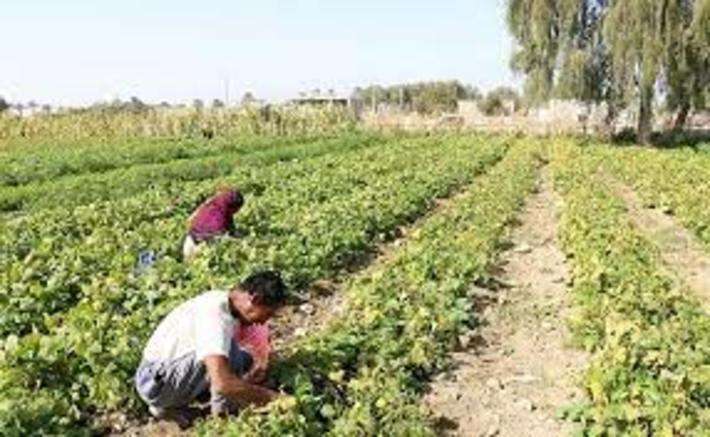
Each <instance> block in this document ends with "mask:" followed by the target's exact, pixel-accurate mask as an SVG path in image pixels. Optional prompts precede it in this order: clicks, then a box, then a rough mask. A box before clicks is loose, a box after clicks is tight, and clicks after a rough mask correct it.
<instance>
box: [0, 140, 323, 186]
mask: <svg viewBox="0 0 710 437" xmlns="http://www.w3.org/2000/svg"><path fill="white" fill-rule="evenodd" d="M316 139H317V138H309V137H305V136H291V137H271V136H254V137H243V138H238V139H234V138H229V139H227V138H215V139H212V140H207V139H195V138H185V139H149V138H143V139H112V140H103V141H102V140H94V141H88V140H84V141H73V142H68V141H61V140H59V141H57V140H56V139H55V140H53V141H48V140H45V141H32V142H28V143H18V144H16V145H14V146H12V147H8V148H6V149H5V150H2V151H0V187H5V186H21V185H26V184H29V183H33V182H34V183H36V182H42V181H50V180H56V179H59V178H63V177H67V176H76V175H80V174H86V173H102V172H106V171H110V170H114V169H118V168H126V167H132V166H136V165H143V164H161V163H166V162H170V161H176V160H184V159H193V158H204V157H207V156H215V155H223V154H230V153H231V154H238V153H242V154H245V155H246V154H249V153H251V152H253V151H259V150H263V149H269V148H279V147H284V146H290V145H292V144H297V143H305V142H311V141H315V140H316Z"/></svg>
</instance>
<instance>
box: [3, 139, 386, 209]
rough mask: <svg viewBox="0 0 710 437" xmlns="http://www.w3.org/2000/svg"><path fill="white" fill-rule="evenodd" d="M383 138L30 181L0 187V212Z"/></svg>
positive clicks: (112, 194)
mask: <svg viewBox="0 0 710 437" xmlns="http://www.w3.org/2000/svg"><path fill="white" fill-rule="evenodd" d="M382 142H383V140H381V139H376V138H375V137H372V136H364V135H351V136H343V137H339V138H337V139H324V140H320V141H313V142H306V143H291V144H288V145H284V144H281V145H279V146H271V147H266V146H263V147H261V148H252V149H250V150H249V151H237V152H229V153H227V152H225V153H223V154H216V155H211V156H207V157H195V158H192V159H180V160H173V161H169V162H167V163H160V164H146V165H136V166H132V167H128V168H119V169H116V170H111V171H107V172H103V173H98V174H97V173H87V174H81V175H78V176H70V177H64V178H60V179H55V180H50V181H45V182H38V183H32V184H28V185H23V186H19V187H5V188H4V189H0V211H5V212H7V211H18V210H22V211H31V210H37V209H45V208H72V207H75V206H79V205H83V204H87V203H91V202H96V201H101V200H112V201H114V200H117V199H120V198H123V197H130V196H134V195H136V194H140V193H141V192H143V191H148V190H158V189H161V188H164V187H171V186H173V185H177V186H178V187H180V186H182V184H184V183H185V182H187V181H199V180H203V179H214V178H218V177H223V176H225V175H228V174H230V173H232V172H233V171H234V170H235V167H236V166H241V167H245V166H259V165H266V164H270V163H274V162H279V161H289V160H293V159H298V158H299V157H302V156H309V157H313V156H317V155H319V154H323V153H334V152H336V153H342V152H345V151H350V150H357V149H361V148H366V147H372V146H373V145H375V144H378V143H382Z"/></svg>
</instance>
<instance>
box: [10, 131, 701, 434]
mask: <svg viewBox="0 0 710 437" xmlns="http://www.w3.org/2000/svg"><path fill="white" fill-rule="evenodd" d="M221 186H233V187H236V188H238V189H240V190H241V191H242V192H243V193H244V195H245V197H246V204H245V208H244V210H243V211H241V212H240V213H239V214H238V215H237V216H236V223H237V227H238V230H239V231H240V233H241V234H242V235H243V237H242V238H240V239H231V238H222V239H220V240H218V241H217V242H216V243H215V244H212V245H210V246H208V247H206V250H205V251H203V252H202V253H200V255H199V256H198V257H197V258H196V259H195V260H194V262H192V263H190V264H185V263H183V262H182V261H181V259H180V258H181V256H180V246H181V243H182V238H183V237H184V234H185V231H186V220H187V218H188V216H189V215H190V214H191V213H192V211H193V210H194V208H195V207H196V206H197V205H198V204H199V203H200V202H201V201H202V200H204V199H205V198H206V197H208V196H209V195H211V194H212V193H213V192H214V191H215V189H216V188H218V187H221ZM622 190H626V191H623V192H629V193H632V194H634V193H635V195H637V196H638V199H639V200H638V205H631V204H629V198H628V196H624V195H623V192H622ZM550 199H557V200H556V201H555V202H553V201H551V200H550ZM531 210H532V211H533V212H534V214H532V213H530V211H531ZM632 210H633V214H632V213H631V211H632ZM535 214H536V215H535ZM646 214H648V215H653V214H660V215H662V216H663V217H664V219H665V220H667V221H668V223H670V224H671V225H668V227H667V228H666V229H665V232H666V233H668V232H670V233H671V234H672V235H671V237H673V236H674V235H676V234H678V233H681V232H683V233H682V235H683V238H684V240H683V241H689V242H690V243H688V244H686V245H683V247H676V246H673V247H671V246H669V244H670V243H668V241H670V240H668V239H664V238H658V235H654V234H652V233H650V232H649V230H648V229H647V228H644V227H640V226H638V223H637V222H636V221H635V219H636V218H638V217H637V216H638V215H646ZM533 218H534V219H536V220H537V221H536V222H534V225H533V224H532V223H529V222H528V221H529V220H533ZM0 222H1V223H2V226H1V227H0V244H1V245H2V247H3V250H2V252H1V253H0V269H1V270H2V274H1V276H0V277H1V278H2V279H1V280H2V282H1V283H0V392H2V393H3V395H2V398H1V399H0V435H8V436H14V435H17V436H20V435H31V434H45V435H46V434H54V435H74V434H76V435H82V434H85V435H92V434H110V433H114V434H127V435H136V434H140V433H143V432H147V433H151V432H152V433H154V434H161V433H166V432H177V431H176V430H174V429H173V428H170V427H169V426H168V425H164V426H167V428H160V426H163V425H160V424H156V423H154V422H152V421H151V420H149V419H148V414H147V411H146V410H145V407H144V406H143V405H142V404H141V402H140V401H139V400H138V397H137V395H136V393H135V391H134V389H133V382H132V378H133V372H134V371H135V369H136V367H137V365H138V364H139V362H140V358H141V353H142V350H143V346H144V345H145V342H146V340H147V338H148V336H149V335H150V333H151V330H152V329H153V328H154V327H155V326H156V324H157V323H158V321H159V320H160V319H161V318H162V317H163V316H164V315H166V314H167V313H168V312H169V311H170V310H171V309H173V308H174V307H175V306H176V305H177V304H179V303H180V302H182V301H183V300H185V299H186V298H189V297H191V296H194V295H196V294H198V293H200V292H203V291H206V290H209V289H213V288H224V287H229V286H231V285H233V284H235V283H236V282H238V281H239V280H240V279H241V278H242V277H244V276H245V275H246V274H248V273H250V272H253V271H255V270H258V269H260V268H265V267H269V268H275V269H279V270H281V271H282V272H283V274H284V277H285V279H286V280H287V282H288V285H289V287H290V288H291V289H292V291H294V295H296V296H298V299H299V300H300V302H298V303H295V304H294V305H293V306H292V307H290V308H288V309H287V310H286V311H285V312H284V314H283V315H281V316H280V317H278V318H277V319H276V320H274V323H273V325H274V329H275V332H276V333H277V335H281V336H282V337H283V338H282V339H281V340H280V341H279V342H277V343H276V344H277V348H276V359H275V362H274V365H273V368H272V369H271V370H270V374H269V384H270V385H272V386H273V387H275V388H278V389H279V390H281V391H283V392H284V393H287V394H288V395H289V396H284V397H282V398H281V399H279V400H277V401H276V402H274V403H273V404H271V405H270V406H268V407H266V408H265V409H260V410H255V409H247V410H246V411H243V412H242V413H241V414H240V415H239V416H235V417H230V418H226V419H210V418H204V419H201V420H199V421H197V422H196V423H195V424H194V426H193V427H192V428H190V429H189V430H188V431H187V432H189V433H195V434H202V435H313V436H319V435H337V436H340V435H441V434H453V435H457V434H461V435H485V434H487V433H492V434H491V435H515V434H514V433H515V430H519V429H521V427H522V429H528V430H534V434H535V435H556V434H558V433H561V432H562V431H561V430H565V431H564V432H567V431H569V432H583V433H584V434H585V435H669V436H672V435H707V432H708V431H707V430H708V429H710V317H709V316H708V314H709V313H708V302H710V154H707V152H703V151H695V150H693V149H691V148H680V149H676V150H651V149H648V148H618V147H613V146H607V145H602V144H589V143H586V142H581V141H577V140H574V139H571V138H525V137H513V136H510V137H508V136H493V135H483V134H466V133H456V134H455V133H433V134H427V135H423V134H383V133H367V132H348V133H340V134H335V133H331V134H308V135H306V134H301V135H296V136H278V135H269V136H258V135H247V136H243V137H239V139H231V138H230V137H221V138H215V139H211V140H208V139H192V140H181V141H174V140H161V139H151V140H140V139H135V138H134V139H130V140H106V141H103V142H101V143H100V144H92V143H91V142H90V141H89V140H86V139H84V140H77V141H69V140H65V141H63V142H62V143H61V144H54V145H51V144H48V143H41V144H40V143H37V144H26V143H22V144H16V145H13V144H5V145H3V147H1V148H0ZM541 228H546V229H547V231H546V233H544V235H543V234H541V235H543V237H542V238H531V239H530V240H525V238H526V235H525V234H526V232H527V230H530V232H537V231H536V230H537V229H541ZM516 230H517V233H516ZM520 230H525V232H522V233H521V232H520ZM671 240H672V238H671ZM688 245H690V246H688ZM688 247H691V248H692V250H691V249H689V248H688ZM540 248H548V249H553V250H554V251H555V252H554V253H557V256H556V259H557V261H555V262H556V263H557V264H556V265H555V266H556V268H557V270H555V269H554V268H553V267H555V266H553V265H552V263H553V261H552V260H551V259H549V260H548V258H546V255H544V254H545V253H548V252H540V253H542V254H543V255H542V256H541V257H539V258H538V259H537V260H536V261H535V262H534V263H530V264H529V265H528V264H526V267H525V269H517V270H516V269H515V268H512V267H511V265H515V262H516V260H517V261H521V260H522V262H528V261H530V258H533V257H535V255H536V254H537V253H538V252H537V250H538V249H540ZM146 250H149V251H152V252H153V253H154V254H155V255H156V262H155V264H154V265H152V266H151V267H149V268H139V267H138V266H137V261H138V257H139V254H140V253H141V252H143V251H146ZM671 251H672V252H673V254H674V257H675V258H684V259H686V261H687V260H691V261H692V267H693V268H692V269H683V268H679V267H678V265H677V264H674V263H673V261H672V260H670V261H669V259H670V258H668V257H667V256H665V255H666V254H667V253H669V252H671ZM675 258H674V259H675ZM526 259H527V260H528V261H525V260H526ZM686 264H687V263H686ZM551 269H552V270H551ZM546 272H547V273H546ZM689 272H690V273H689ZM548 273H549V275H548V277H547V279H545V278H544V275H545V274H548ZM540 275H543V280H541V281H534V280H532V278H538V277H540ZM690 275H692V276H693V277H690ZM553 276H554V277H553ZM546 281H547V282H546ZM323 283H326V284H328V287H326V288H327V290H325V291H324V290H323V289H322V287H319V286H318V284H323ZM551 288H554V289H555V290H557V291H556V295H555V296H554V299H556V300H555V301H554V305H552V303H551V300H552V299H553V297H550V296H548V294H547V292H548V291H549V289H551ZM524 293H533V294H534V296H535V299H534V301H535V306H534V307H532V306H525V305H526V304H525V303H526V301H530V299H529V298H527V297H525V296H526V295H525V294H524ZM304 300H305V301H306V302H305V303H304V302H303V301H304ZM516 311H518V313H516ZM533 313H534V314H533ZM510 314H518V316H512V317H507V318H506V317H505V316H506V315H508V316H510ZM538 314H539V316H538ZM521 315H522V316H521ZM533 316H534V317H533ZM502 320H505V322H500V321H502ZM498 322H500V323H505V324H506V325H505V329H502V328H503V327H502V326H501V329H497V330H496V329H495V328H497V327H496V323H498ZM523 323H525V325H524V324H523ZM487 325H488V326H492V328H493V330H492V331H490V330H489V331H486V329H488V328H484V327H486V326H487ZM296 331H300V332H298V335H296V334H295V332H296ZM487 332H490V333H491V334H490V335H491V336H492V337H493V336H494V337H495V339H492V338H487V339H486V340H487V341H483V342H481V341H476V339H477V338H484V337H486V336H487V335H488V334H487ZM516 335H517V337H516ZM533 335H534V336H535V341H534V342H533V341H530V342H529V343H530V344H531V345H532V346H530V348H531V349H529V352H527V351H528V349H526V352H525V353H524V354H520V352H518V353H519V354H520V355H516V351H515V350H511V349H514V347H516V345H521V344H523V343H526V344H527V343H528V342H526V339H527V338H528V337H529V338H532V336H533ZM526 336H527V337H526ZM558 337H559V338H558ZM562 338H563V340H560V339H562ZM521 339H522V340H521ZM488 340H490V341H488ZM493 340H495V341H493ZM494 343H497V344H499V345H500V347H499V348H496V346H495V345H494ZM506 345H507V346H506ZM550 345H553V346H552V347H554V348H555V349H554V353H556V354H557V357H558V358H559V359H560V361H561V362H565V363H568V364H566V367H565V368H564V369H560V372H561V373H560V375H561V376H560V378H559V381H558V382H557V383H556V384H555V385H554V386H555V389H556V390H559V391H560V395H559V396H552V397H546V396H545V395H546V393H545V391H546V390H548V389H549V388H550V387H552V386H553V384H552V383H550V382H549V375H547V374H544V372H545V371H546V370H545V369H546V367H548V366H546V365H545V364H546V361H548V360H549V355H546V354H548V353H549V352H550V350H549V349H535V348H547V347H550ZM528 353H529V355H528ZM481 357H487V359H489V360H490V361H489V362H487V363H486V364H485V365H486V366H487V367H486V368H485V371H486V372H488V373H486V374H487V375H488V374H490V375H495V377H492V376H489V377H488V378H487V379H486V381H485V384H478V383H477V382H476V381H475V380H476V378H479V377H480V376H479V375H481V374H483V373H482V372H483V367H482V366H483V364H482V360H481ZM506 357H513V358H514V359H513V360H512V361H511V360H510V359H508V358H506ZM518 357H519V358H520V359H519V360H518ZM526 358H528V359H526ZM568 358H569V359H568ZM462 362H463V363H464V364H462ZM503 362H505V363H507V364H506V366H505V367H504V366H503V364H502V363H503ZM464 376H465V377H464ZM467 378H472V380H470V379H467ZM545 378H548V380H546V379H545ZM446 381H453V382H449V383H447V382H446ZM490 381H492V383H489V382H490ZM546 381H547V382H546ZM478 382H480V381H478ZM446 384H449V385H448V386H446V387H444V385H446ZM524 384H533V385H532V386H531V387H533V388H534V389H532V390H527V391H526V390H524V388H523V387H522V386H523V385H524ZM440 388H441V390H439V389H440ZM439 392H441V393H444V394H443V395H442V396H453V398H452V399H455V401H451V400H450V399H449V400H448V401H442V400H441V399H439V401H438V402H437V404H438V405H440V407H431V405H432V403H431V402H430V401H429V400H428V399H427V397H428V396H429V394H430V393H439ZM465 392H470V393H472V394H474V395H473V396H470V397H466V396H464V397H463V398H461V396H459V397H456V396H457V395H460V394H462V393H465ZM570 393H574V394H575V395H574V396H571V395H570V396H568V394H570ZM462 396H463V395H462ZM487 397H488V398H491V399H493V398H495V399H498V401H496V402H499V403H497V404H491V405H490V406H486V404H485V402H484V403H481V402H482V401H481V400H482V399H485V398H487ZM425 399H427V400H425ZM460 399H463V400H460ZM459 401H460V402H463V404H462V405H464V406H465V405H467V404H466V402H472V403H475V405H474V404H471V405H470V406H469V407H467V408H462V411H461V412H457V413H456V414H453V412H452V411H449V410H447V409H449V408H450V407H449V406H450V405H453V404H452V402H453V403H454V404H455V403H456V402H459ZM521 401H524V402H522V403H521ZM441 405H443V406H444V407H441ZM474 407H475V408H474ZM481 409H483V410H486V409H488V410H490V411H486V414H488V413H490V416H491V417H493V416H495V417H497V419H496V420H495V421H494V422H495V423H485V424H484V423H482V422H481V423H479V422H476V420H474V419H475V418H473V417H471V414H473V413H471V412H470V411H473V412H475V411H480V410H481ZM496 409H500V411H496ZM467 411H469V412H467ZM509 417H516V418H517V419H515V420H513V419H509ZM526 420H529V421H530V422H529V423H528V422H525V421H526ZM531 423H535V424H536V425H535V427H534V428H530V427H529V426H527V425H529V424H531ZM531 432H532V431H531Z"/></svg>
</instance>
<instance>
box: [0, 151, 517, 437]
mask: <svg viewBox="0 0 710 437" xmlns="http://www.w3.org/2000/svg"><path fill="white" fill-rule="evenodd" d="M484 138H485V137H484ZM505 149H506V148H505V147H504V146H503V145H501V144H500V143H499V142H496V141H485V140H484V139H475V138H470V137H459V138H449V137H429V138H424V139H405V140H401V141H392V142H390V143H389V144H388V145H386V146H383V147H381V148H369V149H365V150H360V151H358V152H356V151H353V152H352V153H343V154H339V155H334V156H329V155H326V156H321V157H316V158H312V159H307V157H306V158H305V159H304V160H302V161H291V162H285V163H279V164H273V165H272V166H268V167H257V168H253V169H242V170H240V171H238V172H237V173H235V174H234V175H232V176H230V177H228V178H225V179H223V180H222V181H223V182H226V183H229V184H230V185H235V186H240V187H244V191H245V193H246V194H247V203H246V207H245V209H244V211H243V212H241V213H240V215H239V218H238V223H239V227H240V228H241V229H242V231H244V233H245V234H246V235H247V236H246V237H245V238H243V239H240V240H233V239H223V240H219V241H217V242H216V243H215V244H213V245H211V246H209V247H207V248H206V250H205V252H204V253H203V254H201V256H200V257H199V258H198V259H196V260H195V262H194V263H191V264H189V265H186V264H183V263H180V262H179V261H178V255H177V254H176V249H177V246H178V244H179V239H180V238H181V237H182V236H183V235H184V220H185V218H186V216H187V215H188V214H189V213H190V212H191V209H192V208H193V207H194V205H195V204H196V202H197V201H199V200H200V199H201V198H203V197H204V196H205V195H207V194H209V193H211V192H212V190H213V189H214V185H213V182H207V183H204V184H196V185H194V186H187V187H186V186H182V187H180V188H181V189H180V192H179V193H180V194H179V197H177V199H176V196H175V195H176V192H175V191H171V190H166V191H156V192H147V193H144V194H142V195H140V196H137V197H136V198H127V199H124V200H117V201H115V202H107V203H105V204H97V205H88V206H86V207H79V208H73V209H69V210H67V211H61V210H52V211H51V212H45V211H38V212H37V213H33V214H32V215H30V216H27V217H23V218H21V219H19V220H18V221H17V222H15V221H13V222H8V227H7V228H5V227H4V228H3V229H2V233H1V234H0V239H2V242H3V245H4V247H9V248H11V250H10V253H9V254H8V255H3V258H2V259H0V261H2V262H3V274H4V275H5V276H4V279H6V281H4V282H3V285H4V286H8V285H10V284H12V287H11V288H6V289H4V290H2V293H0V296H3V299H5V300H4V304H5V305H6V308H9V307H13V308H14V307H16V306H18V305H24V306H25V307H26V308H27V311H26V312H12V311H3V314H8V315H9V318H8V319H4V320H3V323H9V324H15V325H16V326H25V327H28V326H32V327H33V329H34V332H32V333H28V334H27V335H24V336H19V337H18V336H15V335H10V336H8V337H6V338H5V339H4V340H3V341H2V343H1V347H0V351H2V360H1V361H0V390H2V391H3V393H4V394H6V396H4V397H3V402H2V403H0V433H1V434H3V435H14V434H27V433H28V432H30V431H33V432H34V431H37V430H42V431H43V432H44V433H67V432H72V431H74V430H77V429H83V428H84V427H86V426H91V425H92V423H93V419H95V418H97V417H101V416H102V415H103V414H105V413H108V412H111V411H116V410H123V411H135V410H136V408H137V407H138V402H137V399H136V398H135V395H134V394H133V390H132V383H131V380H132V374H133V372H134V370H135V368H136V366H137V365H138V362H139V360H140V353H141V350H142V346H143V345H144V342H145V340H146V339H147V336H148V335H149V334H150V332H151V329H152V328H153V327H154V326H155V324H156V323H157V322H158V321H159V320H160V318H161V317H162V316H164V315H165V314H166V313H167V312H168V311H170V309H172V308H174V307H175V305H177V304H179V303H180V302H182V301H183V300H184V299H186V298H188V297H190V296H193V295H195V294H196V293H199V292H201V291H204V290H206V289H210V288H214V287H218V286H222V287H223V286H225V285H228V284H232V283H234V282H236V281H237V280H238V279H239V278H241V277H243V276H244V275H245V274H248V273H249V272H251V271H253V270H254V269H258V268H260V267H265V266H269V267H273V268H277V269H280V270H282V271H283V272H284V276H285V278H286V279H287V281H288V282H289V284H290V285H291V286H292V287H296V288H298V287H302V286H304V285H306V284H308V283H309V282H311V281H313V280H315V279H318V278H324V277H330V276H332V275H334V274H335V273H336V272H338V271H340V270H341V269H342V268H343V267H346V266H347V265H349V263H351V262H352V261H353V260H356V259H358V258H359V257H361V256H363V255H364V254H366V253H368V252H369V251H371V250H372V249H373V248H374V246H375V245H376V244H377V243H378V242H380V241H382V240H383V239H385V238H388V236H389V235H392V233H393V232H395V231H396V229H397V228H398V227H399V226H401V225H402V224H405V223H408V222H411V221H412V220H414V219H416V218H417V217H419V216H421V215H422V214H424V213H425V212H426V211H427V210H428V209H430V208H432V207H433V206H434V205H435V202H434V199H435V198H437V197H439V196H443V195H446V194H448V193H449V192H450V191H451V190H453V189H456V188H457V187H460V186H461V185H462V184H465V183H466V182H468V181H470V180H471V179H472V178H473V177H474V176H475V175H476V174H477V173H480V172H481V171H483V170H484V169H485V168H486V167H488V166H490V165H491V164H493V163H494V162H496V161H497V160H499V159H500V158H501V156H502V155H503V154H504V153H505ZM284 181H289V183H288V184H284V183H283V182H284ZM393 186H394V187H398V189H397V190H392V189H391V188H392V187H393ZM353 205H357V206H358V207H357V208H354V207H353ZM51 216H54V217H55V218H56V220H57V221H56V222H52V221H50V222H49V223H50V226H47V223H48V222H47V221H46V219H47V217H51ZM65 219H66V222H65ZM52 223H56V225H54V224H52ZM64 226H67V228H66V231H65V232H60V231H59V229H62V227H64ZM5 245H6V246H5ZM145 248H150V249H152V250H154V251H155V252H156V253H157V255H158V262H157V264H156V265H155V266H154V267H153V268H152V269H151V270H150V271H148V272H144V273H140V272H137V271H136V270H134V266H135V256H136V254H137V253H138V252H139V251H140V250H143V249H145ZM5 266H7V268H5ZM54 305H64V308H57V307H56V306H54ZM22 314H28V315H30V316H31V317H34V318H35V319H34V320H20V318H18V317H19V316H21V315H22ZM37 316H39V318H37ZM17 324H20V325H17ZM14 329H22V328H14ZM25 330H27V329H26V328H25ZM28 399H31V402H28ZM326 413H328V409H327V408H326V409H325V413H324V414H326ZM294 426H296V424H294ZM294 429H295V430H297V429H298V428H294Z"/></svg>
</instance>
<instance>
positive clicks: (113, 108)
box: [0, 92, 258, 113]
mask: <svg viewBox="0 0 710 437" xmlns="http://www.w3.org/2000/svg"><path fill="white" fill-rule="evenodd" d="M255 102H258V100H257V99H256V97H254V95H253V94H252V93H251V92H246V93H245V94H244V96H243V97H242V99H241V104H242V105H249V104H252V103H255ZM207 105H208V104H207V103H205V102H204V101H203V100H201V99H194V100H193V101H192V102H191V103H190V104H189V105H185V104H171V103H168V102H166V101H163V102H160V103H159V104H156V105H154V104H149V103H145V102H143V101H142V100H141V99H139V98H138V97H135V96H134V97H131V98H130V99H128V100H121V99H115V100H112V101H109V102H97V103H94V104H92V105H89V106H87V107H83V108H71V109H68V110H67V112H90V111H93V112H106V113H117V112H126V111H127V112H134V113H140V112H145V111H148V110H150V109H152V108H155V107H159V108H172V107H187V106H191V107H193V108H196V109H203V108H205V107H207ZM209 106H211V107H212V108H223V107H225V106H226V105H225V103H224V102H223V101H222V100H220V99H213V100H212V101H211V102H209ZM10 109H14V110H15V111H17V112H19V113H23V112H24V111H26V110H30V111H31V112H36V111H37V110H42V112H46V113H49V112H51V111H52V107H51V106H50V105H47V104H44V105H39V104H38V103H35V102H34V101H30V102H28V103H10V102H8V101H7V100H6V99H5V98H4V97H2V96H0V113H3V112H6V111H9V110H10ZM60 109H61V108H60Z"/></svg>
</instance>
